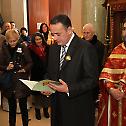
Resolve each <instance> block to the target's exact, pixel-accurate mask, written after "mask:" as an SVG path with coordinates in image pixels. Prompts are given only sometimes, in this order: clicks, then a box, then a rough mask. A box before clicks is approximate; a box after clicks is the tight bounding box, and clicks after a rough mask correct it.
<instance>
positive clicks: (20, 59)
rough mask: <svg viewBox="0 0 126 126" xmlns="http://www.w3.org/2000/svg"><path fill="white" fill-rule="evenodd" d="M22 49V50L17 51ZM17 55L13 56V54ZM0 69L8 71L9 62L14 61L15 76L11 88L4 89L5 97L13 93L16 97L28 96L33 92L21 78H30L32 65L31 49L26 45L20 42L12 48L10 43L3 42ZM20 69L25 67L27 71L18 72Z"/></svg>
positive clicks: (0, 53) (0, 51)
mask: <svg viewBox="0 0 126 126" xmlns="http://www.w3.org/2000/svg"><path fill="white" fill-rule="evenodd" d="M19 48H20V49H21V52H20V51H19V52H18V51H17V50H18V49H19ZM13 54H14V55H15V58H13V56H12V55H13ZM0 59H1V60H0V71H1V72H6V68H7V66H8V64H9V62H10V61H11V62H12V61H13V63H15V67H14V70H13V71H12V72H13V78H12V82H11V88H9V89H3V90H2V92H3V94H4V96H5V97H11V95H12V93H15V97H16V98H22V97H26V96H28V95H29V94H30V93H31V92H30V89H29V88H28V87H27V86H25V85H24V84H23V83H22V82H21V81H20V80H19V79H29V76H30V70H31V66H32V59H31V56H30V53H29V50H28V48H27V47H26V46H23V45H21V44H18V45H17V46H16V47H15V48H14V49H13V50H11V49H10V47H9V45H7V44H6V43H5V44H3V47H2V49H1V50H0ZM20 69H25V71H26V72H23V73H18V72H17V71H18V70H20Z"/></svg>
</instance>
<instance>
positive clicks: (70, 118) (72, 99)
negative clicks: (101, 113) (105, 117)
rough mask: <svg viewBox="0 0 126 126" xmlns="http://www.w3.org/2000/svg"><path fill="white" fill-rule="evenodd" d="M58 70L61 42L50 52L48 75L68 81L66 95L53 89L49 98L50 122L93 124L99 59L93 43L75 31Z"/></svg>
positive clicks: (75, 125) (62, 125)
mask: <svg viewBox="0 0 126 126" xmlns="http://www.w3.org/2000/svg"><path fill="white" fill-rule="evenodd" d="M66 56H67V57H68V56H69V57H71V60H68V59H70V58H68V59H66V58H65V60H64V63H63V65H62V69H61V71H60V70H59V60H60V46H58V45H52V46H51V47H50V52H49V62H48V76H49V79H52V80H56V81H57V80H58V79H59V78H60V79H62V80H63V81H65V82H66V83H67V84H68V88H69V96H68V95H67V94H66V93H60V92H56V93H55V94H53V95H54V96H53V99H52V117H51V123H52V126H84V125H85V126H94V111H95V105H94V98H93V89H94V88H95V87H96V86H97V79H98V63H97V61H98V60H97V55H96V51H95V49H94V47H93V46H92V45H91V44H90V43H88V42H86V41H83V40H82V39H80V38H79V37H78V36H76V35H75V37H74V38H73V40H72V42H71V44H70V46H69V48H68V51H67V54H66Z"/></svg>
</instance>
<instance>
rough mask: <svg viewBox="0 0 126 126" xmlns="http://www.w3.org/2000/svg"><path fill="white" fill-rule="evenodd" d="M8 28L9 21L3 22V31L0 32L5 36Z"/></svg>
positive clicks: (9, 25) (9, 27)
mask: <svg viewBox="0 0 126 126" xmlns="http://www.w3.org/2000/svg"><path fill="white" fill-rule="evenodd" d="M10 29H11V24H10V22H6V23H5V24H4V31H3V32H2V33H1V34H2V35H4V36H5V34H6V31H7V30H10Z"/></svg>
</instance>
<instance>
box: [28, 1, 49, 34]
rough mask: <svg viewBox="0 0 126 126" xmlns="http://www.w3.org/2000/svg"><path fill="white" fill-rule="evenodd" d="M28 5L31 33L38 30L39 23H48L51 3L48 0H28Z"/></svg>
mask: <svg viewBox="0 0 126 126" xmlns="http://www.w3.org/2000/svg"><path fill="white" fill-rule="evenodd" d="M27 6H28V29H29V34H30V35H31V34H33V33H35V32H37V23H42V22H45V23H47V24H48V19H49V4H48V0H27Z"/></svg>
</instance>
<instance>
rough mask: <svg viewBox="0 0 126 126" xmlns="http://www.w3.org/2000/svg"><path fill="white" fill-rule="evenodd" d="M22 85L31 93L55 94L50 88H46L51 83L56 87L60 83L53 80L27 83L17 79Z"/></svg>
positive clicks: (27, 81)
mask: <svg viewBox="0 0 126 126" xmlns="http://www.w3.org/2000/svg"><path fill="white" fill-rule="evenodd" d="M19 80H20V81H21V82H22V83H23V84H25V85H26V86H28V87H29V88H30V89H31V90H33V91H41V92H42V91H50V92H52V93H55V90H53V89H52V88H50V87H48V85H47V84H49V83H53V84H56V85H59V84H60V82H57V81H53V80H42V81H29V80H24V79H19Z"/></svg>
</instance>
